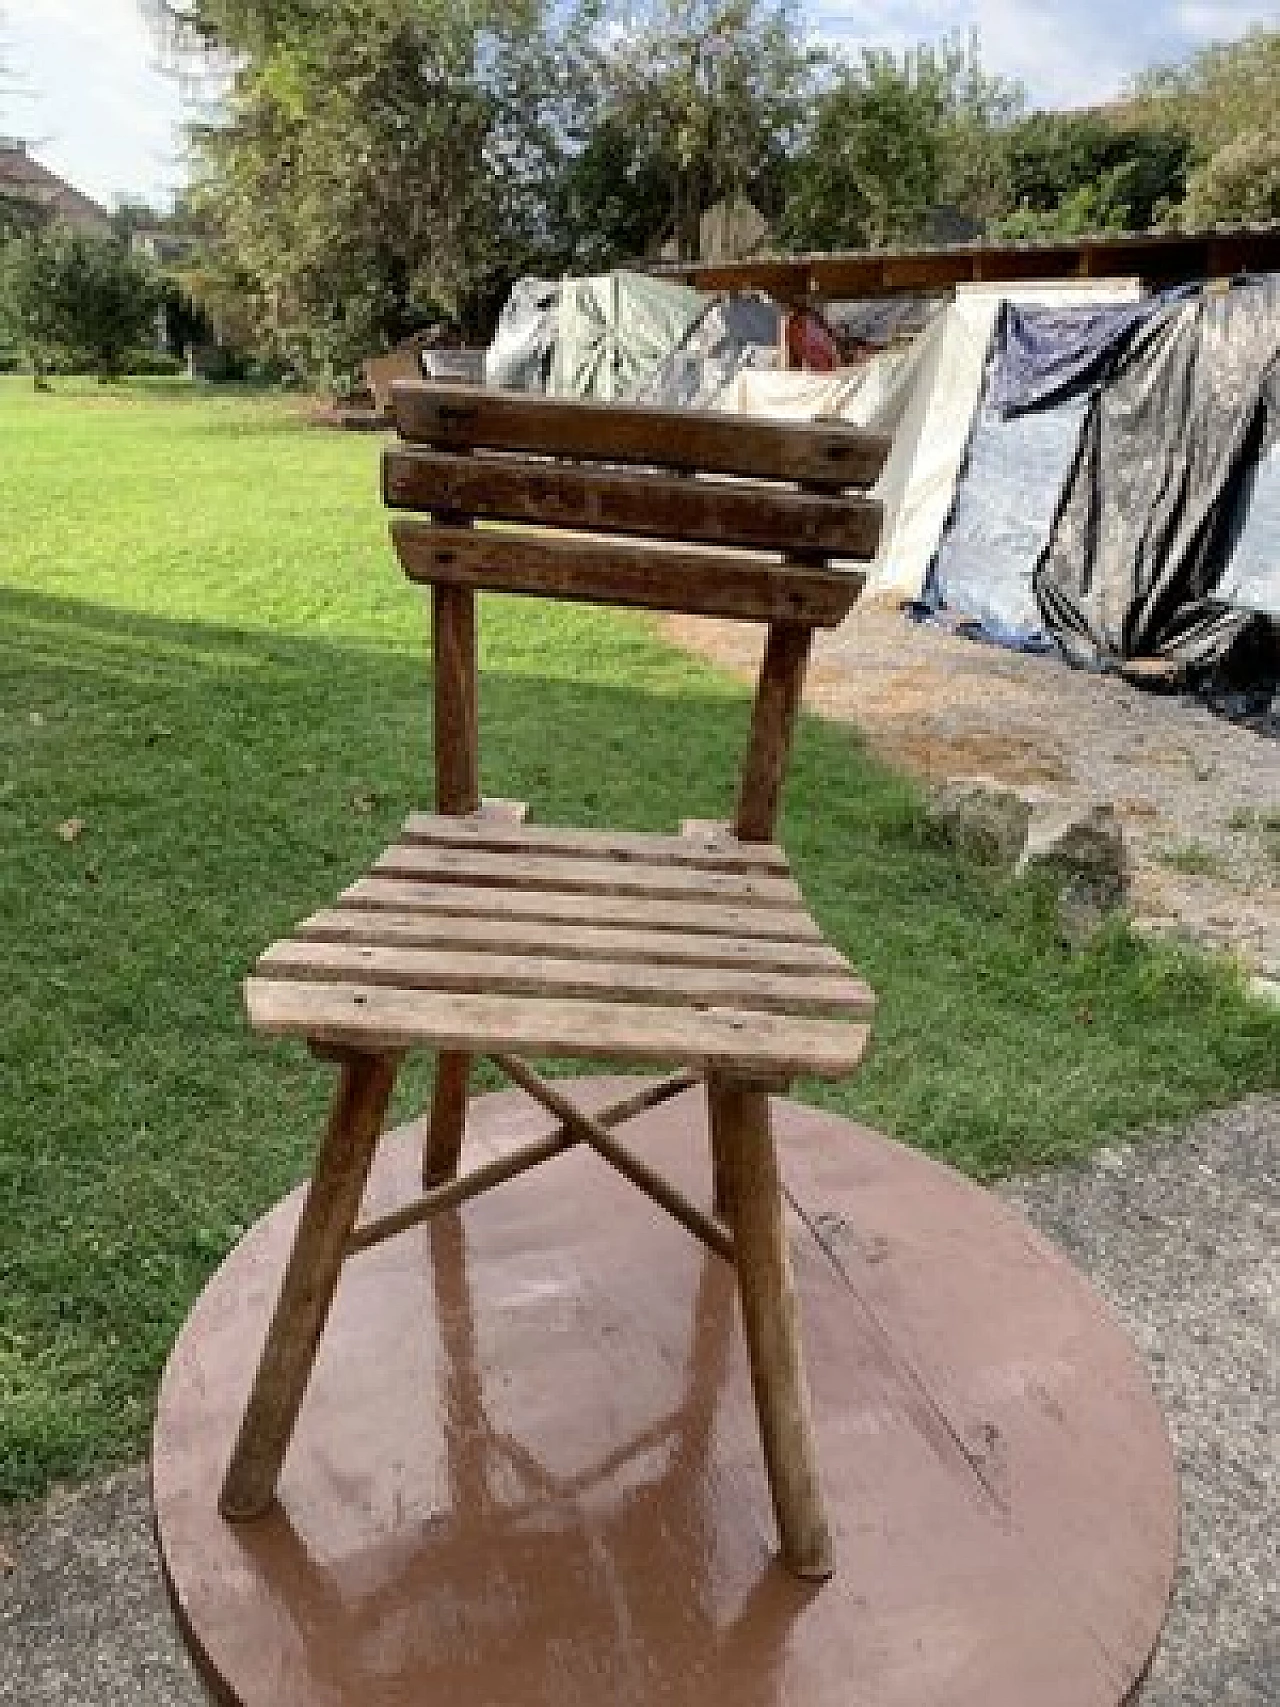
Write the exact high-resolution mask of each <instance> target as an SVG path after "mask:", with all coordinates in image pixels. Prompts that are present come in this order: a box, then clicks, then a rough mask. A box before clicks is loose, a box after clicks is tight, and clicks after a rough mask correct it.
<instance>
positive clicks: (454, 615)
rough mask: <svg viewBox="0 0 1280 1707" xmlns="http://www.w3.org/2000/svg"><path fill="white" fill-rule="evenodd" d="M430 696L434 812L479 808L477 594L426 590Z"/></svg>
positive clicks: (448, 589) (462, 589) (441, 588)
mask: <svg viewBox="0 0 1280 1707" xmlns="http://www.w3.org/2000/svg"><path fill="white" fill-rule="evenodd" d="M431 652H432V664H433V671H432V674H433V681H434V694H435V734H434V746H435V770H436V811H437V812H446V813H451V814H456V815H464V814H466V813H469V812H478V811H479V810H480V727H479V681H478V675H477V663H476V595H475V593H474V592H472V590H471V589H470V588H469V587H447V586H439V587H433V588H432V589H431Z"/></svg>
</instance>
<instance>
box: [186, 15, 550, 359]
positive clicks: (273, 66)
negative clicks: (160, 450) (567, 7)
mask: <svg viewBox="0 0 1280 1707" xmlns="http://www.w3.org/2000/svg"><path fill="white" fill-rule="evenodd" d="M186 16H187V22H188V24H189V25H190V26H191V27H195V26H196V25H198V26H199V27H200V28H202V29H205V30H208V31H216V32H222V31H225V34H223V33H218V34H217V36H216V39H218V40H219V41H221V42H223V44H224V45H225V46H227V47H228V48H233V49H235V50H236V51H238V52H240V53H242V55H243V57H242V59H241V60H240V62H239V64H238V66H237V68H236V69H235V71H234V73H233V74H232V77H231V83H230V88H229V91H228V94H227V97H226V100H225V103H224V107H225V116H224V117H223V119H222V121H221V122H219V123H217V124H212V125H206V126H204V127H203V128H202V129H200V130H198V131H197V133H196V135H195V138H194V142H195V165H196V181H195V190H194V195H193V200H194V202H195V205H196V206H197V208H198V209H199V210H200V211H201V212H202V213H203V214H204V215H205V217H206V218H207V219H208V220H209V221H210V222H211V223H212V224H213V225H214V226H215V227H216V228H217V229H218V231H219V232H220V233H221V236H222V239H223V241H222V247H221V255H220V258H219V257H216V256H215V257H211V258H210V270H211V271H212V272H215V273H219V274H220V275H221V277H222V279H223V281H224V282H226V281H227V280H228V279H234V281H235V282H236V284H237V286H245V285H247V289H248V311H249V318H250V320H251V323H252V325H253V328H254V332H255V335H256V337H257V338H258V340H259V341H260V342H261V343H262V345H263V346H264V347H266V348H268V349H270V350H272V351H273V352H275V353H276V354H277V355H279V356H281V357H283V358H285V359H286V360H289V361H292V362H294V363H296V365H298V366H299V367H300V368H304V369H307V370H311V371H328V372H331V373H340V372H341V371H343V370H344V369H349V368H350V366H351V365H352V363H353V361H354V360H355V358H356V357H358V356H359V355H362V354H367V353H368V352H369V351H370V350H371V349H374V348H377V347H378V346H379V345H380V344H384V343H386V342H388V341H390V340H393V339H395V338H397V337H399V336H401V335H403V334H404V333H405V332H408V331H410V330H412V329H414V328H415V327H416V326H418V325H421V324H422V323H423V322H424V321H425V320H427V319H430V318H432V317H439V316H445V317H448V318H451V319H454V320H456V321H458V322H459V323H460V324H461V325H462V326H463V327H468V326H475V325H476V324H478V323H482V322H483V321H484V320H485V319H486V318H487V316H488V315H489V313H490V312H491V310H492V306H493V304H494V302H495V301H496V300H497V299H499V298H500V297H501V295H502V294H503V293H504V292H505V290H506V288H507V285H508V283H509V281H510V279H511V277H512V276H513V275H514V273H516V272H517V271H519V270H520V269H521V268H522V267H524V266H526V265H528V264H530V262H531V261H533V260H534V259H535V258H536V255H537V253H538V250H539V247H540V245H542V244H543V243H544V242H545V221H544V220H543V219H542V217H541V214H542V205H541V203H542V197H541V184H542V182H543V181H544V179H545V178H546V177H547V176H552V177H553V176H554V170H555V152H556V138H555V135H554V129H553V124H552V120H551V117H550V114H551V113H552V112H553V111H554V110H555V107H556V98H557V86H558V83H559V81H560V78H561V72H560V70H559V68H558V67H557V66H556V65H555V64H554V63H553V62H552V60H551V57H550V55H549V52H548V49H547V43H546V37H545V32H544V30H543V19H542V9H541V6H540V4H539V3H538V0H518V3H512V0H504V3H502V4H499V3H497V0H475V3H472V4H470V5H466V4H463V5H458V4H448V3H447V0H336V3H333V4H327V5H325V6H324V7H323V8H319V7H315V8H313V7H312V6H311V5H310V4H309V3H308V0H291V3H290V4H289V5H287V6H286V5H278V6H277V5H270V6H261V7H250V6H248V5H244V6H234V7H224V6H222V5H212V4H211V5H209V6H205V5H204V4H203V0H202V3H201V5H200V9H199V11H198V12H197V11H196V10H195V8H194V6H193V7H192V8H190V9H189V10H188V11H187V14H186ZM255 39H256V40H258V41H260V42H261V43H262V44H264V45H262V46H261V47H260V48H259V49H258V50H257V51H250V50H249V47H248V44H249V43H251V42H252V41H254V40H255Z"/></svg>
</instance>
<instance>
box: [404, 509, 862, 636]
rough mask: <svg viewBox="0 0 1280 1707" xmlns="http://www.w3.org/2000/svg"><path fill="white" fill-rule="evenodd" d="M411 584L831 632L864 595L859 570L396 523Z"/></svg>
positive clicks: (564, 537) (709, 552)
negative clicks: (794, 624) (800, 625)
mask: <svg viewBox="0 0 1280 1707" xmlns="http://www.w3.org/2000/svg"><path fill="white" fill-rule="evenodd" d="M391 535H392V538H393V540H394V541H395V547H396V551H397V553H398V554H399V557H400V562H401V564H402V565H403V567H404V570H405V573H406V574H407V575H408V576H409V578H410V580H413V581H422V582H427V583H429V584H431V585H433V586H437V587H439V586H455V587H469V588H472V589H474V590H476V591H481V590H483V591H488V592H499V593H526V594H531V595H533V596H535V597H538V598H562V599H576V600H581V601H583V602H585V603H588V604H607V605H631V606H637V607H640V608H642V609H646V610H674V611H685V612H688V613H689V614H690V615H691V616H720V617H735V618H738V619H740V620H742V621H748V622H749V621H755V622H800V623H809V624H812V625H813V626H814V627H818V628H833V627H834V626H835V625H836V624H837V623H839V622H842V621H843V620H844V618H845V617H846V616H847V615H848V614H849V612H850V611H851V610H852V608H853V606H854V605H855V604H856V602H857V599H858V594H859V593H860V592H861V590H862V586H863V580H864V578H863V576H862V575H861V574H859V573H857V572H851V571H842V570H832V569H809V568H805V567H803V566H800V565H795V564H786V563H781V562H778V561H773V560H770V559H769V558H766V557H753V556H747V555H745V554H741V553H737V552H728V551H725V552H716V551H713V550H709V549H703V550H696V549H692V548H690V549H681V548H680V547H678V546H671V547H656V546H646V545H634V544H631V543H629V542H628V543H625V544H622V543H619V542H618V541H616V540H608V539H600V538H584V537H582V536H580V535H575V534H555V533H548V534H529V533H519V532H509V531H505V530H498V529H488V528H486V529H476V528H464V527H437V526H434V525H433V524H432V523H430V522H423V521H418V520H416V519H412V520H411V519H409V518H407V517H402V518H400V519H399V520H397V521H395V522H393V523H392V527H391Z"/></svg>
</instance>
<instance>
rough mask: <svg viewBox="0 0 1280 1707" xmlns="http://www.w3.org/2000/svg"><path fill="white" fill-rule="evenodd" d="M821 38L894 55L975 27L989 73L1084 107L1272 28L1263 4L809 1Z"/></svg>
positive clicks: (1048, 98)
mask: <svg viewBox="0 0 1280 1707" xmlns="http://www.w3.org/2000/svg"><path fill="white" fill-rule="evenodd" d="M806 11H807V12H808V15H809V17H810V18H811V19H812V21H813V22H814V23H815V24H816V25H817V27H818V28H819V30H820V31H821V34H822V36H823V38H824V39H825V40H827V41H829V42H833V43H845V44H847V45H849V46H851V47H854V48H855V49H856V48H858V47H863V46H865V47H886V48H893V49H895V50H897V51H899V52H900V51H901V50H902V49H903V48H904V47H910V46H913V45H914V44H915V43H916V42H918V41H930V40H936V39H938V38H939V37H940V36H943V35H946V34H948V33H950V32H951V31H953V30H961V31H968V30H969V29H970V28H973V27H975V26H976V28H977V30H978V33H979V35H980V37H981V41H982V57H983V61H984V63H985V65H986V67H987V69H988V70H989V71H999V72H1002V73H1003V74H1004V75H1005V76H1007V77H1017V78H1020V79H1021V80H1022V81H1023V82H1024V83H1025V84H1026V87H1027V92H1028V95H1029V96H1030V98H1031V100H1032V102H1033V103H1035V104H1037V105H1041V106H1084V105H1088V104H1090V103H1093V102H1096V101H1103V100H1107V99H1109V98H1110V97H1111V96H1113V95H1116V94H1118V93H1119V92H1120V90H1121V89H1122V88H1123V87H1124V85H1125V83H1126V82H1127V81H1128V80H1129V79H1130V78H1131V77H1132V76H1133V75H1134V73H1135V72H1138V71H1141V70H1143V69H1144V68H1145V67H1147V66H1149V65H1154V64H1166V63H1168V62H1170V61H1173V60H1178V59H1181V58H1184V57H1185V56H1186V55H1187V54H1189V53H1191V52H1193V51H1194V50H1195V48H1197V47H1199V46H1202V45H1203V44H1204V42H1205V41H1209V40H1230V39H1232V38H1234V37H1236V36H1240V35H1242V34H1243V33H1244V31H1245V30H1246V29H1248V28H1249V26H1250V25H1251V24H1265V25H1270V26H1271V27H1272V28H1274V27H1275V25H1276V22H1277V18H1276V13H1275V8H1274V5H1272V6H1268V5H1267V4H1265V3H1264V0H1146V3H1145V4H1143V5H1141V6H1124V5H1123V4H1116V0H1068V3H1066V4H1061V3H1059V4H1055V5H1045V4H1043V3H1042V0H916V3H913V0H883V3H879V0H862V3H861V4H854V5H849V4H847V3H846V4H840V3H838V0H811V3H810V4H809V5H808V6H807V7H806Z"/></svg>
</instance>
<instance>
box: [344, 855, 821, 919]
mask: <svg viewBox="0 0 1280 1707" xmlns="http://www.w3.org/2000/svg"><path fill="white" fill-rule="evenodd" d="M374 871H375V872H379V874H381V876H384V877H415V879H418V881H422V883H451V881H452V883H459V884H466V886H471V888H476V886H483V884H500V886H502V888H503V889H515V891H519V889H558V891H561V893H567V894H573V893H577V894H628V896H649V898H650V900H660V901H667V900H669V901H736V903H749V905H751V906H783V908H795V906H797V905H800V901H802V898H800V889H799V886H797V884H795V881H794V879H792V877H777V876H773V874H771V872H766V874H765V876H753V874H749V872H734V871H727V872H725V871H703V869H691V867H688V865H672V864H659V862H654V864H640V862H638V860H609V859H602V860H594V859H572V857H570V859H558V857H556V855H553V854H486V852H485V850H483V848H481V850H476V852H469V850H468V848H435V847H423V845H422V843H411V842H396V843H393V845H391V847H389V848H387V850H386V852H384V854H381V855H379V859H377V864H375V865H374Z"/></svg>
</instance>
